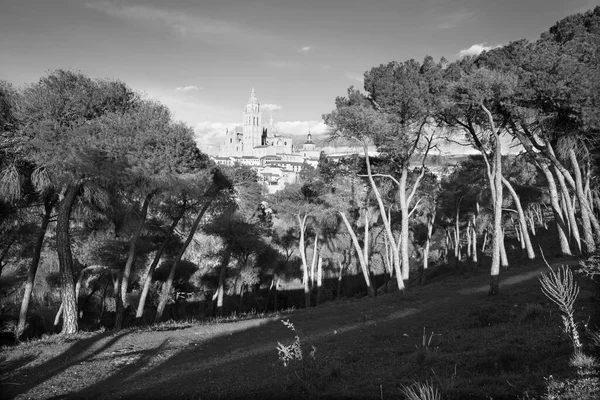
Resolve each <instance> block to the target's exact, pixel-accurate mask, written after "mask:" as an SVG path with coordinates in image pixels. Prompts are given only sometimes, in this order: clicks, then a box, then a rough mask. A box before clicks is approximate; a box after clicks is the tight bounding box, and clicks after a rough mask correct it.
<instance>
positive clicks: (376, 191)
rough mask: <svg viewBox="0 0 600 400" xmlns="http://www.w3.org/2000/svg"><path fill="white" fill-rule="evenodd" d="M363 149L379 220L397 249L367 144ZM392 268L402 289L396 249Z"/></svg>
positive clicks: (393, 247)
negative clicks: (379, 215)
mask: <svg viewBox="0 0 600 400" xmlns="http://www.w3.org/2000/svg"><path fill="white" fill-rule="evenodd" d="M363 150H364V152H365V163H366V166H367V175H368V177H369V182H370V183H371V188H372V189H373V194H375V198H376V199H377V204H378V205H379V212H380V214H381V220H382V221H383V226H384V227H385V231H386V233H387V235H388V241H389V244H390V246H391V247H392V249H394V250H395V249H397V247H398V246H397V244H396V240H395V238H394V233H393V232H392V225H391V221H390V219H389V218H388V215H387V213H386V209H385V205H384V204H383V199H382V198H381V193H379V189H378V188H377V185H376V184H375V180H374V179H373V173H372V172H371V161H370V159H369V150H368V144H367V143H366V142H365V143H363ZM393 255H394V268H395V270H396V279H397V280H398V290H404V282H403V281H402V270H401V262H400V254H398V252H397V251H394V254H393Z"/></svg>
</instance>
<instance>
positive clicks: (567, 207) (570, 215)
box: [554, 167, 593, 253]
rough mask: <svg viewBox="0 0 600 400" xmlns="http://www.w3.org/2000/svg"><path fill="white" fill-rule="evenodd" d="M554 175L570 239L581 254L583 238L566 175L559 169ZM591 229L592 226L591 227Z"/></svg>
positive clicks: (555, 170)
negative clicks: (571, 238)
mask: <svg viewBox="0 0 600 400" xmlns="http://www.w3.org/2000/svg"><path fill="white" fill-rule="evenodd" d="M554 173H555V174H556V178H557V179H558V183H559V186H560V191H561V194H562V204H563V206H564V215H565V224H568V226H567V228H568V232H569V238H570V237H571V236H572V237H573V239H574V240H575V244H576V245H577V250H579V252H580V253H581V250H582V249H581V236H580V235H579V227H578V226H577V218H576V217H575V207H574V205H573V202H572V201H571V197H570V195H569V188H568V187H567V184H566V182H565V177H564V175H563V174H562V173H561V172H560V170H559V169H558V168H556V167H555V168H554ZM559 197H560V196H559ZM588 222H589V220H588ZM590 228H591V225H590ZM592 240H593V239H592Z"/></svg>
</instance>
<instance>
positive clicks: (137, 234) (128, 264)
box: [121, 192, 154, 308]
mask: <svg viewBox="0 0 600 400" xmlns="http://www.w3.org/2000/svg"><path fill="white" fill-rule="evenodd" d="M153 196H154V192H151V193H149V194H148V195H147V196H146V197H145V198H144V202H143V204H142V212H141V215H140V223H139V225H138V227H137V229H136V230H135V232H134V234H133V237H132V238H131V240H130V241H129V253H128V254H127V261H126V262H125V269H123V279H122V280H121V301H122V302H123V307H125V308H126V307H127V306H128V302H127V289H128V286H129V277H130V275H131V269H132V267H133V261H134V260H135V246H136V245H137V242H138V240H139V238H140V235H141V234H142V229H143V228H144V223H145V222H146V216H147V215H148V206H149V205H150V201H151V200H152V197H153Z"/></svg>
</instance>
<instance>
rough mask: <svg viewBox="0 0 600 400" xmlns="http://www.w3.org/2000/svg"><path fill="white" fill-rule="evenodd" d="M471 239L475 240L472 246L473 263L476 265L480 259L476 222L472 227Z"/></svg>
mask: <svg viewBox="0 0 600 400" xmlns="http://www.w3.org/2000/svg"><path fill="white" fill-rule="evenodd" d="M471 240H473V245H472V246H471V247H472V248H473V258H472V260H473V263H474V264H475V265H477V263H478V262H479V261H478V256H477V251H478V250H477V231H476V230H475V222H473V226H472V227H471Z"/></svg>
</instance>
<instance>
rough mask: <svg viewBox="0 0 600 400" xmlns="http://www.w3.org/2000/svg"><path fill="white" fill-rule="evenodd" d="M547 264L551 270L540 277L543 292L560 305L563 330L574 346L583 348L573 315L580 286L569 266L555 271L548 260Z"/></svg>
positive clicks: (577, 348)
mask: <svg viewBox="0 0 600 400" xmlns="http://www.w3.org/2000/svg"><path fill="white" fill-rule="evenodd" d="M544 261H545V260H544ZM546 265H547V266H548V268H549V269H550V272H548V273H545V274H542V276H541V277H540V283H541V284H542V292H544V294H545V295H546V297H548V298H549V299H550V300H552V301H553V302H554V303H555V304H556V305H558V307H559V308H560V311H562V313H563V314H564V315H563V316H562V319H563V330H564V332H565V333H566V334H567V335H568V336H569V337H570V338H571V340H572V342H573V347H574V348H575V351H577V350H579V349H581V341H580V340H579V332H578V331H577V324H576V323H575V319H574V317H573V313H574V307H573V305H574V304H575V299H576V298H577V296H578V295H579V286H577V284H576V283H575V281H574V279H573V273H572V272H571V270H570V269H569V268H568V267H565V266H561V267H560V268H558V270H556V271H553V270H552V268H550V265H548V263H547V262H546Z"/></svg>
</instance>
